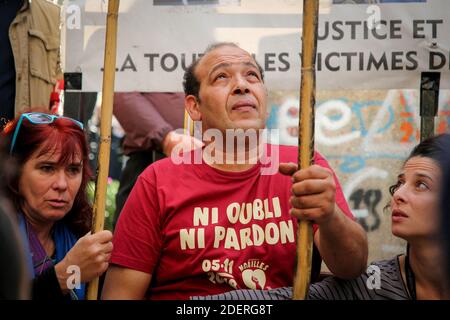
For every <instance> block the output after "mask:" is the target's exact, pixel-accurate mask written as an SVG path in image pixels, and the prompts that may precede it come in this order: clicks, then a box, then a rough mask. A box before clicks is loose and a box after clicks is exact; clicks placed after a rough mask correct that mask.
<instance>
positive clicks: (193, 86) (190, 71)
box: [183, 42, 264, 100]
mask: <svg viewBox="0 0 450 320" xmlns="http://www.w3.org/2000/svg"><path fill="white" fill-rule="evenodd" d="M221 47H235V48H240V47H239V46H238V45H237V44H236V43H234V42H217V43H213V44H211V45H209V46H208V47H207V48H206V50H205V51H204V52H203V54H202V55H201V56H200V57H199V58H198V59H195V60H194V61H192V63H191V64H190V65H189V67H188V68H187V69H186V71H185V72H184V77H183V88H184V94H185V95H186V96H188V95H193V96H194V97H196V98H197V100H200V97H199V91H200V81H199V80H198V79H197V77H196V75H195V69H196V68H197V65H198V64H199V63H200V60H201V59H202V58H203V57H204V56H205V55H206V54H208V53H209V52H211V51H213V50H215V49H217V48H221ZM255 62H256V65H257V66H258V69H259V72H260V73H261V80H262V81H263V82H264V70H263V68H262V67H261V65H260V64H259V63H258V61H256V59H255Z"/></svg>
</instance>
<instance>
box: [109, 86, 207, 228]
mask: <svg viewBox="0 0 450 320" xmlns="http://www.w3.org/2000/svg"><path fill="white" fill-rule="evenodd" d="M113 112H114V116H115V117H116V118H117V120H118V121H119V123H120V125H121V126H122V128H123V129H124V131H125V136H124V138H123V142H122V149H123V153H124V154H125V155H126V156H127V158H128V159H127V160H126V164H125V166H124V168H123V169H122V173H121V175H120V186H119V190H118V192H117V195H116V214H115V216H114V226H115V225H116V223H117V220H118V219H119V216H120V212H121V211H122V208H123V206H124V204H125V201H126V200H127V198H128V195H129V193H130V192H131V189H132V188H133V186H134V184H135V183H136V180H137V178H138V176H139V175H140V174H141V173H142V171H144V169H145V168H147V167H148V166H149V165H150V164H152V163H153V162H155V161H157V160H160V159H163V158H164V157H165V156H170V155H171V152H172V149H173V148H174V146H175V145H176V144H178V143H181V144H183V145H186V146H187V147H190V146H191V143H192V144H193V147H196V146H199V145H201V142H199V141H197V140H196V139H194V138H193V137H191V136H189V135H187V134H182V133H179V132H177V131H176V129H179V128H183V125H184V94H183V93H178V92H118V93H115V94H114V108H113Z"/></svg>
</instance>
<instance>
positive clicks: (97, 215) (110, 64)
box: [87, 0, 120, 300]
mask: <svg viewBox="0 0 450 320" xmlns="http://www.w3.org/2000/svg"><path fill="white" fill-rule="evenodd" d="M119 3H120V0H109V1H108V16H107V20H106V39H105V61H104V71H103V90H102V109H101V118H100V147H99V154H98V168H97V182H96V187H95V197H94V208H93V216H92V233H95V232H98V231H101V230H103V225H104V222H105V205H106V187H107V183H108V172H109V156H110V149H111V122H112V109H113V99H114V79H115V71H116V48H117V20H118V19H117V18H118V14H119ZM97 298H98V278H95V279H94V280H92V281H91V282H90V284H89V288H88V292H87V299H89V300H97Z"/></svg>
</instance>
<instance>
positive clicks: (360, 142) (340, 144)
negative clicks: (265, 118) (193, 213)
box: [268, 90, 450, 258]
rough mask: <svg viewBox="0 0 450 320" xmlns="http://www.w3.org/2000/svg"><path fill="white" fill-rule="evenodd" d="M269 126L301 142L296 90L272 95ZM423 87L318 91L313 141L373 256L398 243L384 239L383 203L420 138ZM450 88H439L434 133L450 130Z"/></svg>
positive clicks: (290, 141)
mask: <svg viewBox="0 0 450 320" xmlns="http://www.w3.org/2000/svg"><path fill="white" fill-rule="evenodd" d="M272 98H273V99H272V100H273V101H274V102H273V103H272V106H271V107H272V109H271V114H270V119H269V122H268V125H269V127H276V128H279V129H280V143H281V144H286V145H297V139H298V113H299V112H298V105H299V100H298V98H297V97H295V96H294V95H289V94H284V95H283V94H280V96H279V97H276V96H274V97H272ZM419 99H420V97H419V92H418V91H416V90H389V91H365V92H347V91H342V92H324V93H321V92H319V93H318V96H317V103H316V111H315V114H316V126H315V143H316V149H318V150H319V151H320V152H321V153H322V154H323V155H324V156H325V157H326V158H327V159H328V161H329V162H330V164H331V166H332V167H333V169H334V170H335V172H336V174H337V175H338V177H339V180H340V182H341V185H342V189H343V192H344V195H345V197H346V199H347V201H348V203H349V205H350V208H351V209H352V212H353V214H354V215H355V217H356V218H357V220H358V222H359V223H360V224H361V226H362V227H363V228H364V229H365V230H366V231H367V232H368V236H369V242H372V243H371V245H372V246H375V247H376V248H375V249H372V253H373V256H374V258H377V257H384V256H385V255H386V256H388V255H391V253H392V252H391V251H395V250H398V248H399V246H395V245H391V244H389V243H386V242H383V241H384V239H386V238H387V237H386V235H390V219H388V217H389V216H388V215H387V213H386V210H384V208H385V207H386V205H387V204H388V203H389V201H390V194H389V192H388V188H389V186H390V185H392V184H393V183H395V182H396V177H397V173H398V170H399V169H400V168H401V165H402V163H403V161H404V159H405V158H406V157H407V155H408V153H409V152H410V151H411V149H412V147H413V146H414V145H415V144H417V143H418V142H419V138H420V116H419ZM449 128H450V91H444V90H441V92H440V101H439V111H438V117H436V120H435V132H436V133H444V132H449V131H450V130H449Z"/></svg>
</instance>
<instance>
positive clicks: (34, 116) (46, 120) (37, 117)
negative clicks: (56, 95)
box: [9, 112, 84, 154]
mask: <svg viewBox="0 0 450 320" xmlns="http://www.w3.org/2000/svg"><path fill="white" fill-rule="evenodd" d="M60 118H62V119H68V120H70V121H72V122H73V123H75V124H76V125H78V126H79V127H80V128H81V130H83V127H84V126H83V124H82V123H81V122H80V121H78V120H75V119H72V118H68V117H62V116H58V115H54V114H47V113H40V112H29V113H23V114H22V115H21V116H20V118H19V121H18V122H17V126H16V129H15V130H14V134H13V138H12V142H11V148H10V149H9V154H12V152H13V150H14V145H15V144H16V139H17V135H18V134H19V130H20V126H21V124H22V121H23V119H27V120H28V121H29V122H30V123H32V124H50V123H52V122H53V121H55V120H56V119H60Z"/></svg>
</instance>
